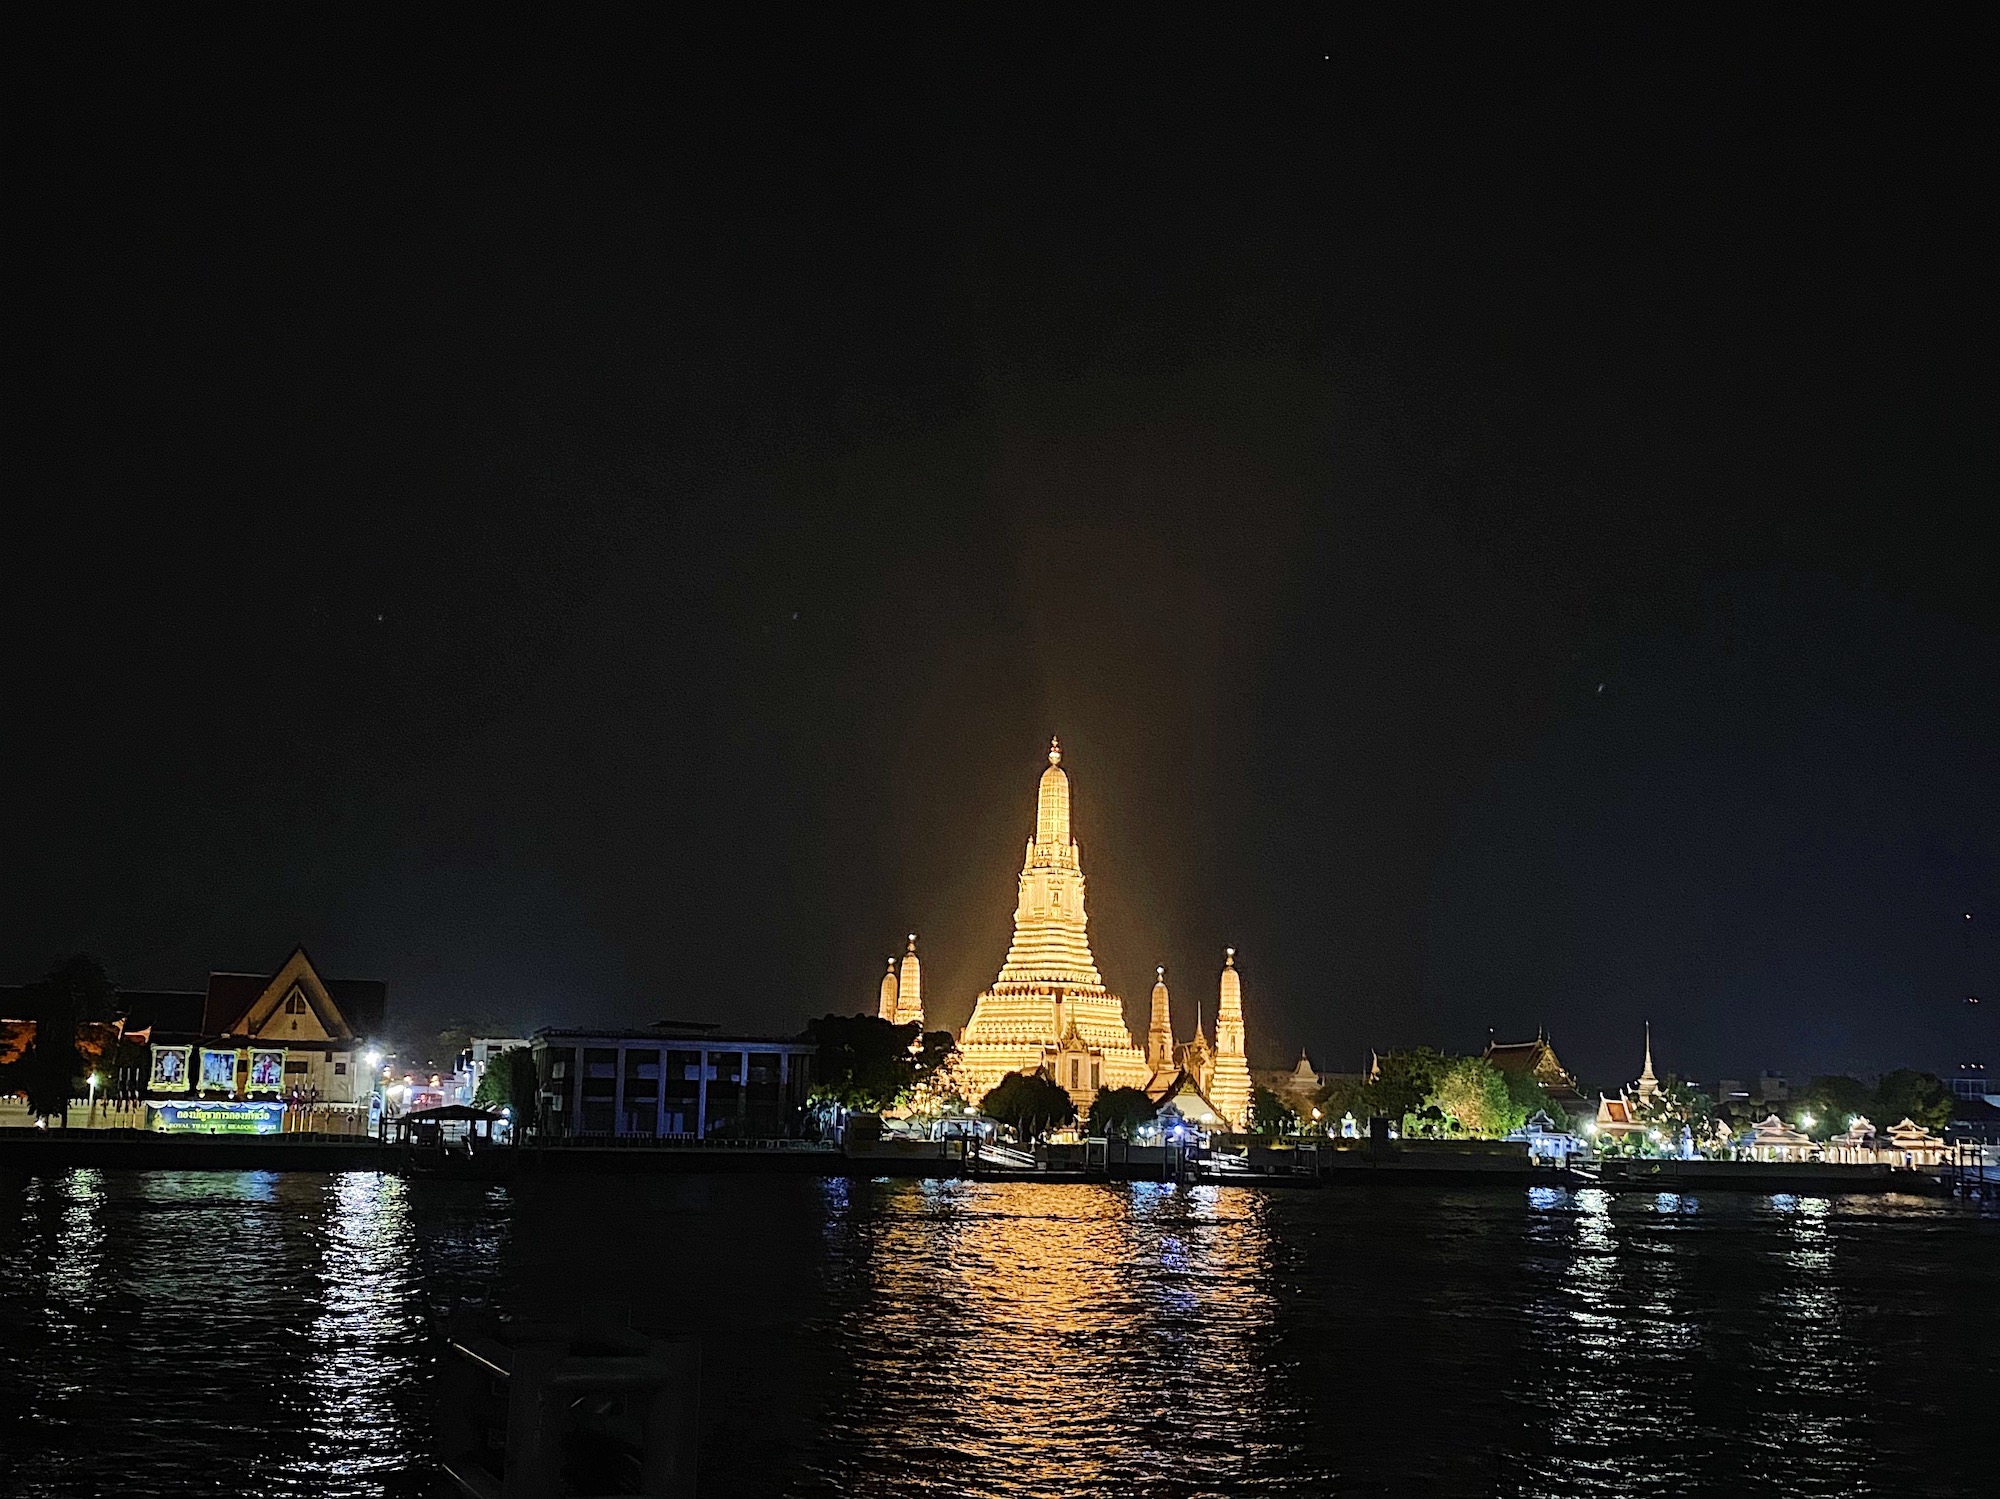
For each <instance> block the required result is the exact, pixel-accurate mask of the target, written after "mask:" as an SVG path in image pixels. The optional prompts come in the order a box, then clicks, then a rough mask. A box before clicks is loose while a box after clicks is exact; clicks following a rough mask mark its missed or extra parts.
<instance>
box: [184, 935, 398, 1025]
mask: <svg viewBox="0 0 2000 1499" xmlns="http://www.w3.org/2000/svg"><path fill="white" fill-rule="evenodd" d="M287 979H290V980H293V981H295V982H296V983H297V984H298V986H299V988H300V990H301V991H302V992H303V993H304V994H305V995H306V997H307V999H308V1000H309V1001H310V1002H311V1003H312V1004H313V1008H314V1010H315V1012H316V1013H319V1018H320V1023H321V1024H322V1025H323V1026H324V1027H325V1028H326V1030H327V1033H328V1034H329V1035H333V1036H337V1037H339V1036H341V1033H342V1032H343V1031H344V1032H345V1033H346V1036H344V1037H342V1039H347V1038H349V1037H351V1038H354V1039H361V1038H365V1037H367V1036H371V1035H373V1034H374V1033H375V1032H377V1031H378V1030H379V1029H380V1028H381V1025H382V1017H383V1014H384V1013H385V1011H386V1010H387V1009H388V996H389V986H388V985H387V984H385V983H383V982H381V981H380V980H379V979H322V978H321V977H320V976H319V970H318V969H317V968H315V967H314V966H313V961H312V958H311V957H310V956H309V955H308V954H307V952H306V950H305V948H303V947H295V948H293V949H292V954H291V956H290V957H288V958H287V959H285V961H284V962H283V963H281V964H280V965H279V966H278V971H277V972H276V973H273V974H257V973H211V974H210V975H209V976H208V995H207V999H206V1002H205V1004H204V1006H203V1010H202V1021H201V1033H202V1034H203V1035H204V1036H227V1035H236V1034H243V1033H245V1032H247V1030H248V1029H249V1027H250V1025H251V1024H252V1023H253V1021H254V1020H255V1019H257V1018H261V1017H258V1016H256V1015H255V1013H254V1012H256V1011H257V1010H259V1009H268V1008H269V1006H270V1005H271V1004H275V1003H276V1002H277V1001H279V1000H282V999H283V998H284V994H283V993H278V992H277V991H279V990H284V991H286V992H289V991H290V989H291V987H292V983H290V982H281V981H282V980H287Z"/></svg>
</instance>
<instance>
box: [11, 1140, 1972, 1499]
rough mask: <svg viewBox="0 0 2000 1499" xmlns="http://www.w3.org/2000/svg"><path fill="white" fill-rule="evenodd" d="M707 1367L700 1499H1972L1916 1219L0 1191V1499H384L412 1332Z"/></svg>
mask: <svg viewBox="0 0 2000 1499" xmlns="http://www.w3.org/2000/svg"><path fill="white" fill-rule="evenodd" d="M461 1292H472V1293H475V1294H485V1295H490V1296H491V1298H492V1299H493V1301H494V1302H495V1303H496V1304H497V1305H499V1306H501V1307H503V1308H505V1307H511V1308H517V1309H523V1310H528V1311H532V1312H535V1313H537V1314H542V1315H548V1314H557V1315H560V1314H562V1313H563V1312H564V1310H565V1309H566V1308H573V1307H574V1306H575V1304H576V1303H577V1302H578V1301H579V1300H581V1299H585V1298H591V1299H598V1298H605V1299H627V1300H630V1301H631V1302H632V1303H633V1304H634V1306H635V1310H636V1314H637V1317H638V1319H639V1320H640V1322H641V1323H642V1324H644V1325H653V1326H657V1327H659V1328H661V1329H662V1330H681V1331H691V1332H693V1333H695V1334H696V1335H697V1336H698V1337H699V1338H700V1339H701V1341H702V1348H703V1404H702V1410H703V1424H704V1432H705V1437H704V1449H703V1455H702V1464H703V1492H704V1494H705V1495H708V1496H711V1499H737V1496H745V1499H747V1496H752V1495H755V1496H760V1499H761V1496H768V1495H772V1494H786V1495H789V1496H792V1499H819V1496H822V1495H841V1496H847V1495H853V1496H856V1499H902V1496H909V1499H931V1496H943V1495H958V1494H968V1493H970V1494H981V1495H995V1496H1002V1495H1006V1496H1042V1495H1079V1496H1081V1495H1089V1494H1105V1495H1119V1496H1125V1495H1135V1496H1155V1495H1157V1496H1161V1499H1166V1496H1173V1499H1193V1496H1201V1495H1225V1494H1259V1493H1269V1494H1307V1495H1312V1494H1338V1495H1347V1494H1355V1495H1362V1494H1401V1493H1412V1492H1420V1493H1426V1494H1444V1495H1458V1494H1464V1495H1475V1494H1476V1495H1484V1494H1505V1495H1519V1496H1533V1499H1544V1496H1546V1499H1556V1496H1568V1495H1596V1494H1611V1493H1621V1494H1623V1493H1630V1492H1633V1491H1635V1490H1638V1489H1644V1490H1646V1491H1649V1492H1662V1493H1694V1492H1723V1493H1739V1492H1758V1493H1774V1494H1784V1495H1797V1496H1820V1495H1825V1496H1832V1495H1847V1494H1864V1495H1865V1494H1882V1495H1890V1494H1894V1495H1897V1496H1903V1495H1944V1494H1953V1493H1961V1492H1972V1491H1974V1490H1975V1485H1976V1479H1975V1476H1974V1475H1975V1474H1984V1473H1985V1471H1986V1469H1985V1464H1984V1462H1983V1460H1982V1458H1981V1457H1980V1456H1979V1455H1978V1453H1977V1451H1976V1449H1974V1448H1971V1447H1967V1446H1965V1445H1963V1444H1953V1443H1951V1442H1949V1441H1944V1440H1941V1439H1940V1433H1942V1432H1945V1431H1948V1430H1951V1429H1953V1428H1960V1429H1964V1428H1970V1427H1972V1426H1974V1425H1975V1424H1976V1423H1978V1422H1981V1421H1983V1420H1984V1419H1985V1415H1986V1411H1987V1408H1988V1405H1989V1403H1990V1394H1989V1393H1987V1392H1990V1391H1991V1389H1992V1388H1994V1383H1995V1381H1996V1380H2000V1219H1996V1218H1993V1217H1985V1218H1982V1217H1979V1216H1977V1215H1974V1214H1971V1213H1968V1212H1967V1211H1966V1210H1964V1209H1962V1208H1957V1207H1953V1206H1950V1205H1946V1204H1941V1203H1936V1202H1915V1201H1908V1200H1900V1199H1887V1200H1858V1199H1847V1200H1838V1201H1828V1200H1825V1199H1818V1198H1762V1199H1760V1198H1752V1197H1730V1196H1725V1195H1716V1194H1710V1195H1707V1196H1699V1197H1697V1196H1692V1195H1674V1194H1660V1195H1657V1196H1654V1195H1626V1196H1620V1195H1613V1194H1607V1193H1604V1192H1602V1191H1598V1190H1595V1189H1586V1190H1578V1191H1574V1192H1572V1191H1567V1190H1562V1189H1555V1188H1539V1189H1536V1190H1534V1191H1532V1192H1527V1193H1505V1192H1455V1191H1451V1190H1419V1189H1414V1188H1404V1189H1388V1190H1382V1189H1374V1188H1367V1187H1357V1188H1351V1189H1342V1190H1328V1191H1324V1192H1313V1191H1296V1192H1270V1193H1263V1192H1258V1191H1255V1190H1251V1189H1244V1188H1236V1187H1199V1188H1186V1187H1179V1186H1169V1185H1153V1184H1135V1185H1131V1186H1098V1187H1092V1186H1073V1185H1065V1186H1055V1185H1041V1184H991V1183H967V1182H896V1181H852V1182H849V1181H824V1182H822V1181H816V1180H809V1179H792V1178H783V1179H780V1178H747V1177H681V1178H645V1177H621V1178H608V1179H607V1178H595V1179H593V1178H588V1177H585V1178H571V1177H549V1178H536V1179H524V1180H522V1181H520V1182H518V1183H516V1184H514V1185H512V1186H508V1187H481V1186H474V1185H470V1184H451V1183H439V1182H427V1181H416V1182H405V1181H401V1180H398V1179H396V1178H392V1177H377V1176H373V1175H350V1176H305V1175H293V1176H277V1175H270V1174H255V1173H245V1174H236V1175H231V1174H223V1173H215V1174H202V1173H184V1174H183V1173H154V1174H142V1173H121V1172H91V1171H75V1172H70V1173H67V1174H64V1175H61V1176H57V1177H52V1178H46V1179H36V1180H33V1181H30V1182H29V1183H27V1184H26V1185H25V1186H24V1187H23V1186H11V1187H10V1186H4V1185H0V1494H5V1495H8V1496H13V1495H17V1494H18V1495H21V1496H24V1499H28V1496H32V1499H43V1496H51V1495H58V1494H73V1493H92V1492H116V1493H118V1494H120V1495H121V1496H123V1495H146V1494H182V1493H190V1492H204V1491H205V1492H217V1491H222V1492H241V1493H259V1494H263V1493H270V1494H305V1493H311V1494H314V1495H327V1496H339V1495H357V1496H358V1495H370V1496H373V1495H376V1494H379V1493H380V1492H381V1483H382V1480H383V1478H384V1477H385V1475H387V1474H389V1473H391V1472H393V1471H395V1470H396V1469H398V1468H399V1467H401V1466H403V1465H405V1464H407V1463H409V1462H411V1461H413V1460H415V1459H416V1458H417V1457H419V1456H420V1455H421V1454H422V1452H423V1451H424V1449H425V1448H426V1446H427V1444H428V1440H429V1432H430V1412H429V1402H428V1391H429V1382H430V1379H431V1377H432V1371H433V1368H434V1357H435V1348H436V1344H435V1341H434V1338H433V1333H432V1324H431V1319H430V1318H429V1317H428V1316H427V1314H426V1302H427V1301H430V1302H440V1301H446V1300H449V1299H450V1298H451V1297H452V1296H455V1295H458V1294H460V1293H461Z"/></svg>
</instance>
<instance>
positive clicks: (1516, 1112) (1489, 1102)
mask: <svg viewBox="0 0 2000 1499" xmlns="http://www.w3.org/2000/svg"><path fill="white" fill-rule="evenodd" d="M1435 1097H1436V1104H1437V1109H1438V1112H1439V1113H1441V1114H1443V1115H1444V1117H1445V1118H1446V1119H1447V1120H1449V1121H1450V1122H1451V1124H1452V1125H1453V1126H1454V1128H1453V1129H1452V1131H1451V1133H1454V1134H1465V1135H1475V1136H1477V1137H1479V1138H1481V1139H1485V1140H1497V1139H1498V1138H1500V1136H1502V1135H1504V1134H1506V1133H1507V1132H1508V1131H1509V1130H1511V1129H1517V1128H1519V1127H1520V1125H1521V1124H1522V1123H1523V1122H1524V1121H1525V1120H1526V1118H1527V1114H1526V1112H1525V1111H1523V1110H1522V1109H1521V1108H1520V1107H1519V1105H1517V1104H1516V1103H1515V1102H1514V1098H1513V1095H1512V1094H1511V1093H1509V1092H1508V1090H1507V1079H1506V1076H1505V1075H1504V1074H1503V1073H1502V1072H1501V1071H1500V1069H1499V1068H1498V1067H1495V1066H1494V1065H1493V1064H1492V1063H1491V1062H1489V1061H1487V1060H1486V1058H1484V1057H1454V1058H1452V1060H1451V1061H1449V1062H1447V1063H1446V1064H1445V1067H1444V1071H1443V1072H1442V1073H1441V1074H1440V1075H1439V1078H1438V1083H1437V1092H1436V1095H1435Z"/></svg>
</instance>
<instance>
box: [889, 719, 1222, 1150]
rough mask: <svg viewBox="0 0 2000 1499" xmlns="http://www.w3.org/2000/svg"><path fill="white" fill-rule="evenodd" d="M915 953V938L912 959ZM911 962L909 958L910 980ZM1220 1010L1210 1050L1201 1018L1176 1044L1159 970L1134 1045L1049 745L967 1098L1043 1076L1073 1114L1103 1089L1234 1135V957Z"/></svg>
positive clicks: (964, 1050) (979, 1023)
mask: <svg viewBox="0 0 2000 1499" xmlns="http://www.w3.org/2000/svg"><path fill="white" fill-rule="evenodd" d="M914 952H915V948H914V940H913V945H912V949H911V953H912V957H913V955H914ZM912 957H906V958H905V960H904V963H905V973H907V972H908V964H909V963H910V962H911V961H912ZM906 982H907V981H906ZM890 984H891V980H890V978H888V977H885V978H884V979H883V993H882V1007H883V1010H884V1011H885V1012H886V1011H887V1010H888V1009H889V1007H890V1005H891V1004H892V1003H894V1002H895V1001H894V1000H892V997H891V989H890ZM897 998H900V996H898V997H897ZM1219 1000H1220V1002H1219V1004H1218V1006H1217V1010H1216V1026H1215V1040H1214V1043H1213V1044H1212V1045H1211V1044H1210V1042H1209V1041H1208V1039H1207V1037H1205V1036H1204V1035H1203V1034H1202V1030H1201V1025H1200V1022H1199V1020H1197V1022H1196V1025H1195V1035H1194V1039H1193V1040H1191V1041H1189V1042H1188V1043H1187V1044H1186V1045H1184V1046H1176V1045H1175V1044H1174V1040H1173V1025H1172V1019H1171V1017H1170V1016H1169V1014H1168V1009H1167V986H1166V974H1165V972H1164V970H1162V972H1161V973H1160V978H1159V982H1158V983H1156V984H1155V985H1154V986H1153V1008H1152V1015H1151V1017H1150V1018H1151V1024H1150V1026H1149V1027H1148V1029H1147V1033H1146V1039H1145V1041H1144V1043H1143V1044H1142V1043H1141V1042H1140V1041H1138V1040H1136V1039H1135V1038H1134V1036H1133V1034H1132V1031H1131V1030H1130V1028H1129V1027H1128V1026H1127V1025H1126V1022H1125V1005H1124V1001H1123V1000H1121V999H1120V998H1119V997H1118V996H1117V995H1116V994H1114V993H1112V992H1111V991H1110V990H1109V989H1107V988H1106V987H1105V985H1104V979H1103V977H1102V976H1101V975H1100V974H1099V973H1098V971H1097V962H1096V959H1095V958H1094V957H1093V956H1092V955H1091V951H1090V933H1089V928H1088V918H1087V917H1086V915H1085V911H1084V878H1083V866H1082V863H1081V862H1080V859H1079V856H1078V849H1077V843H1076V839H1075V838H1074V837H1072V836H1071V834H1070V785H1069V774H1068V772H1066V771H1065V770H1064V769H1063V768H1062V747H1061V745H1060V744H1058V743H1056V742H1055V741H1053V740H1051V741H1050V744H1049V765H1048V769H1047V770H1045V771H1043V772H1042V781H1041V788H1040V791H1039V793H1038V795H1037V797H1036V801H1035V833H1034V836H1033V837H1032V838H1031V839H1029V840H1028V848H1027V857H1026V859H1025V860H1024V861H1023V863H1022V866H1021V879H1020V892H1019V896H1018V899H1017V902H1016V904H1015V907H1014V940H1013V943H1012V945H1011V946H1010V947H1009V948H1008V949H1007V961H1006V962H1005V963H1004V964H1002V965H1001V968H1000V976H999V977H998V978H997V979H995V980H994V982H993V986H992V987H991V988H990V989H988V990H986V992H985V993H983V994H981V995H980V996H979V999H978V1001H977V1003H976V1004H975V1005H974V1006H973V1011H972V1018H971V1019H970V1020H968V1021H967V1022H966V1024H965V1029H964V1030H963V1031H961V1032H960V1033H959V1038H958V1045H959V1055H960V1058H961V1066H962V1068H963V1070H964V1074H965V1077H966V1082H967V1087H966V1093H967V1096H969V1097H971V1098H974V1099H977V1098H979V1097H981V1096H983V1095H984V1094H985V1093H986V1092H987V1091H988V1090H989V1089H991V1088H993V1087H994V1086H996V1085H997V1084H998V1083H999V1082H1000V1080H1001V1079H1002V1078H1004V1077H1005V1076H1006V1075H1007V1074H1008V1073H1010V1072H1038V1071H1039V1072H1046V1073H1047V1074H1048V1075H1049V1076H1050V1077H1052V1078H1054V1079H1055V1080H1056V1082H1058V1083H1060V1084H1061V1085H1062V1086H1063V1087H1064V1088H1065V1089H1067V1090H1068V1092H1069V1095H1070V1097H1071V1098H1072V1099H1073V1100H1074V1101H1075V1103H1076V1106H1077V1109H1078V1111H1079V1112H1084V1111H1087V1110H1088V1109H1089V1107H1090V1103H1091V1100H1092V1099H1093V1098H1094V1097H1095V1096H1096V1093H1097V1090H1098V1089H1099V1088H1139V1089H1143V1090H1144V1091H1145V1092H1146V1093H1147V1094H1148V1095H1149V1096H1151V1097H1152V1098H1153V1099H1154V1100H1155V1101H1156V1102H1163V1103H1164V1102H1171V1103H1173V1104H1174V1105H1175V1106H1176V1107H1177V1108H1178V1109H1179V1110H1180V1112H1182V1113H1183V1114H1185V1115H1188V1116H1189V1117H1193V1118H1201V1117H1202V1116H1204V1115H1206V1116H1209V1117H1210V1118H1212V1119H1213V1121H1214V1122H1215V1123H1218V1124H1221V1125H1223V1126H1225V1127H1230V1128H1235V1127H1239V1126H1240V1125H1241V1123H1242V1120H1243V1118H1244V1116H1245V1114H1246V1113H1247V1112H1248V1110H1249V1105H1250V1069H1249V1064H1248V1063H1247V1061H1246V1060H1245V1058H1244V1045H1243V990H1242V980H1241V978H1240V977H1239V975H1238V974H1237V972H1236V965H1235V954H1234V949H1232V950H1231V953H1230V957H1229V960H1228V962H1227V964H1226V965H1225V967H1224V968H1223V971H1222V980H1221V992H1220V996H1219ZM1203 1122H1207V1121H1206V1120H1204V1121H1203Z"/></svg>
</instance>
